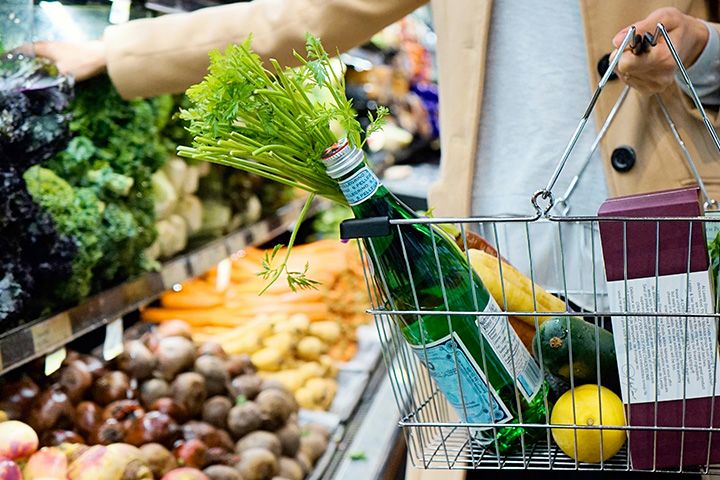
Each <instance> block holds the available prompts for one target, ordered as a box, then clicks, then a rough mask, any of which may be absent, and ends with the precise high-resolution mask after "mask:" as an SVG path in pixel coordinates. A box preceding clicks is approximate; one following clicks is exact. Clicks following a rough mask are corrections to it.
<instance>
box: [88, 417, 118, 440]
mask: <svg viewBox="0 0 720 480" xmlns="http://www.w3.org/2000/svg"><path fill="white" fill-rule="evenodd" d="M124 440H125V428H124V426H123V424H122V423H120V422H118V421H117V420H115V419H114V418H108V419H107V420H105V421H104V422H102V423H101V424H100V425H98V428H97V429H96V430H95V431H94V432H92V434H91V435H90V443H92V444H98V445H110V444H111V443H117V442H122V441H124Z"/></svg>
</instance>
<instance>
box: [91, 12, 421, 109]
mask: <svg viewBox="0 0 720 480" xmlns="http://www.w3.org/2000/svg"><path fill="white" fill-rule="evenodd" d="M426 2H427V0H255V1H252V2H246V3H236V4H231V5H223V6H219V7H210V8H205V9H202V10H198V11H195V12H192V13H181V14H173V15H166V16H162V17H157V18H152V19H142V20H135V21H132V22H128V23H126V24H123V25H116V26H111V27H108V28H107V29H106V30H105V34H104V37H103V41H104V44H105V49H106V56H107V68H108V74H109V75H110V78H111V79H112V81H113V83H114V84H115V86H116V88H117V89H118V91H119V92H120V94H121V95H122V96H123V97H124V98H134V97H149V96H153V95H158V94H162V93H179V92H183V91H185V89H187V87H189V86H190V85H192V84H194V83H197V82H199V81H200V80H202V78H203V77H204V75H205V73H206V71H207V67H208V53H209V52H210V51H212V50H216V49H220V50H222V49H224V48H225V47H226V46H227V45H229V44H231V43H238V42H242V41H243V40H245V39H246V38H247V36H248V35H249V34H251V33H252V35H253V48H254V49H255V51H256V52H257V53H258V54H259V55H260V56H261V57H262V58H263V59H268V58H271V57H272V58H275V59H277V60H278V61H279V62H280V63H281V64H284V65H294V64H296V62H295V60H294V58H293V57H292V51H293V49H294V50H298V51H304V45H305V33H306V32H310V33H312V34H314V35H316V36H318V37H320V38H321V39H322V41H323V45H324V46H325V48H326V49H327V50H328V51H329V52H332V51H335V50H336V49H339V50H340V51H344V50H347V49H349V48H351V47H353V46H356V45H359V44H361V43H362V42H364V41H366V40H368V39H369V38H370V37H371V36H372V35H373V34H374V33H376V32H377V31H379V30H381V29H382V28H383V27H385V26H386V25H389V24H390V23H393V22H394V21H396V20H398V19H400V18H402V17H403V16H405V15H407V14H408V13H410V12H412V11H413V10H415V9H416V8H418V7H419V6H421V5H423V4H424V3H426Z"/></svg>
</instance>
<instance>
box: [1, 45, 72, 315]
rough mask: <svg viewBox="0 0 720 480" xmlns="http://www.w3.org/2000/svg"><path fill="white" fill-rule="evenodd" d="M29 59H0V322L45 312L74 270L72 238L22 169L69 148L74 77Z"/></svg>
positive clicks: (20, 57) (24, 169)
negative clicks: (69, 108) (29, 185)
mask: <svg viewBox="0 0 720 480" xmlns="http://www.w3.org/2000/svg"><path fill="white" fill-rule="evenodd" d="M56 73H57V72H55V71H53V69H52V67H50V66H49V65H48V64H47V63H44V62H42V61H39V60H35V59H30V58H27V57H22V56H19V57H15V58H13V59H5V60H3V61H0V325H1V326H2V328H3V329H5V328H11V327H13V326H15V325H17V324H18V323H20V322H21V321H25V320H31V319H34V318H36V317H37V316H39V315H41V314H43V313H46V310H47V307H48V306H49V305H51V304H52V301H51V299H49V298H47V294H48V292H53V291H55V288H56V286H57V285H59V284H60V283H61V282H62V281H63V280H64V279H66V278H67V277H69V276H70V275H71V273H72V270H73V260H74V259H75V256H76V254H77V253H78V249H77V245H76V244H75V241H74V239H73V238H71V237H70V236H67V235H63V234H62V233H60V232H59V231H58V230H57V228H56V226H55V223H54V222H53V219H52V217H51V216H50V215H49V214H48V213H47V212H46V211H44V210H43V209H42V208H40V206H39V205H38V204H37V203H36V202H35V201H34V199H33V197H32V196H31V195H30V193H29V192H28V191H27V185H26V183H25V180H24V178H23V172H25V171H26V170H27V169H28V168H30V167H31V166H33V165H36V164H38V163H40V162H42V161H44V160H46V159H48V158H50V157H51V156H52V155H54V154H55V153H56V152H57V151H58V150H59V149H62V148H64V146H65V144H66V142H67V139H68V129H67V122H68V116H67V115H66V114H65V113H64V110H65V108H66V107H67V105H68V104H69V102H70V100H71V98H72V81H71V80H70V79H68V78H66V77H59V76H57V75H56Z"/></svg>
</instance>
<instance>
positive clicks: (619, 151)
mask: <svg viewBox="0 0 720 480" xmlns="http://www.w3.org/2000/svg"><path fill="white" fill-rule="evenodd" d="M636 156H637V155H636V154H635V149H634V148H632V147H630V146H628V145H622V146H620V147H617V148H616V149H615V150H613V152H612V155H611V156H610V163H611V164H612V166H613V168H614V169H615V170H616V171H618V172H622V173H624V172H627V171H630V170H631V169H632V168H633V167H634V166H635V158H636Z"/></svg>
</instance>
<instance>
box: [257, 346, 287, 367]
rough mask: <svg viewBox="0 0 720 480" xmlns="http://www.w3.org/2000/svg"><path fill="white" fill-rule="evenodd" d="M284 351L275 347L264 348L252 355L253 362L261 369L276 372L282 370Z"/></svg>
mask: <svg viewBox="0 0 720 480" xmlns="http://www.w3.org/2000/svg"><path fill="white" fill-rule="evenodd" d="M283 356H284V355H283V353H282V352H281V351H280V350H277V349H275V348H263V349H262V350H258V351H257V352H255V353H253V354H252V355H251V356H250V359H251V360H252V363H253V364H254V365H255V366H256V367H257V368H258V369H260V370H266V371H270V372H276V371H278V370H280V364H281V363H282V361H283Z"/></svg>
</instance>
